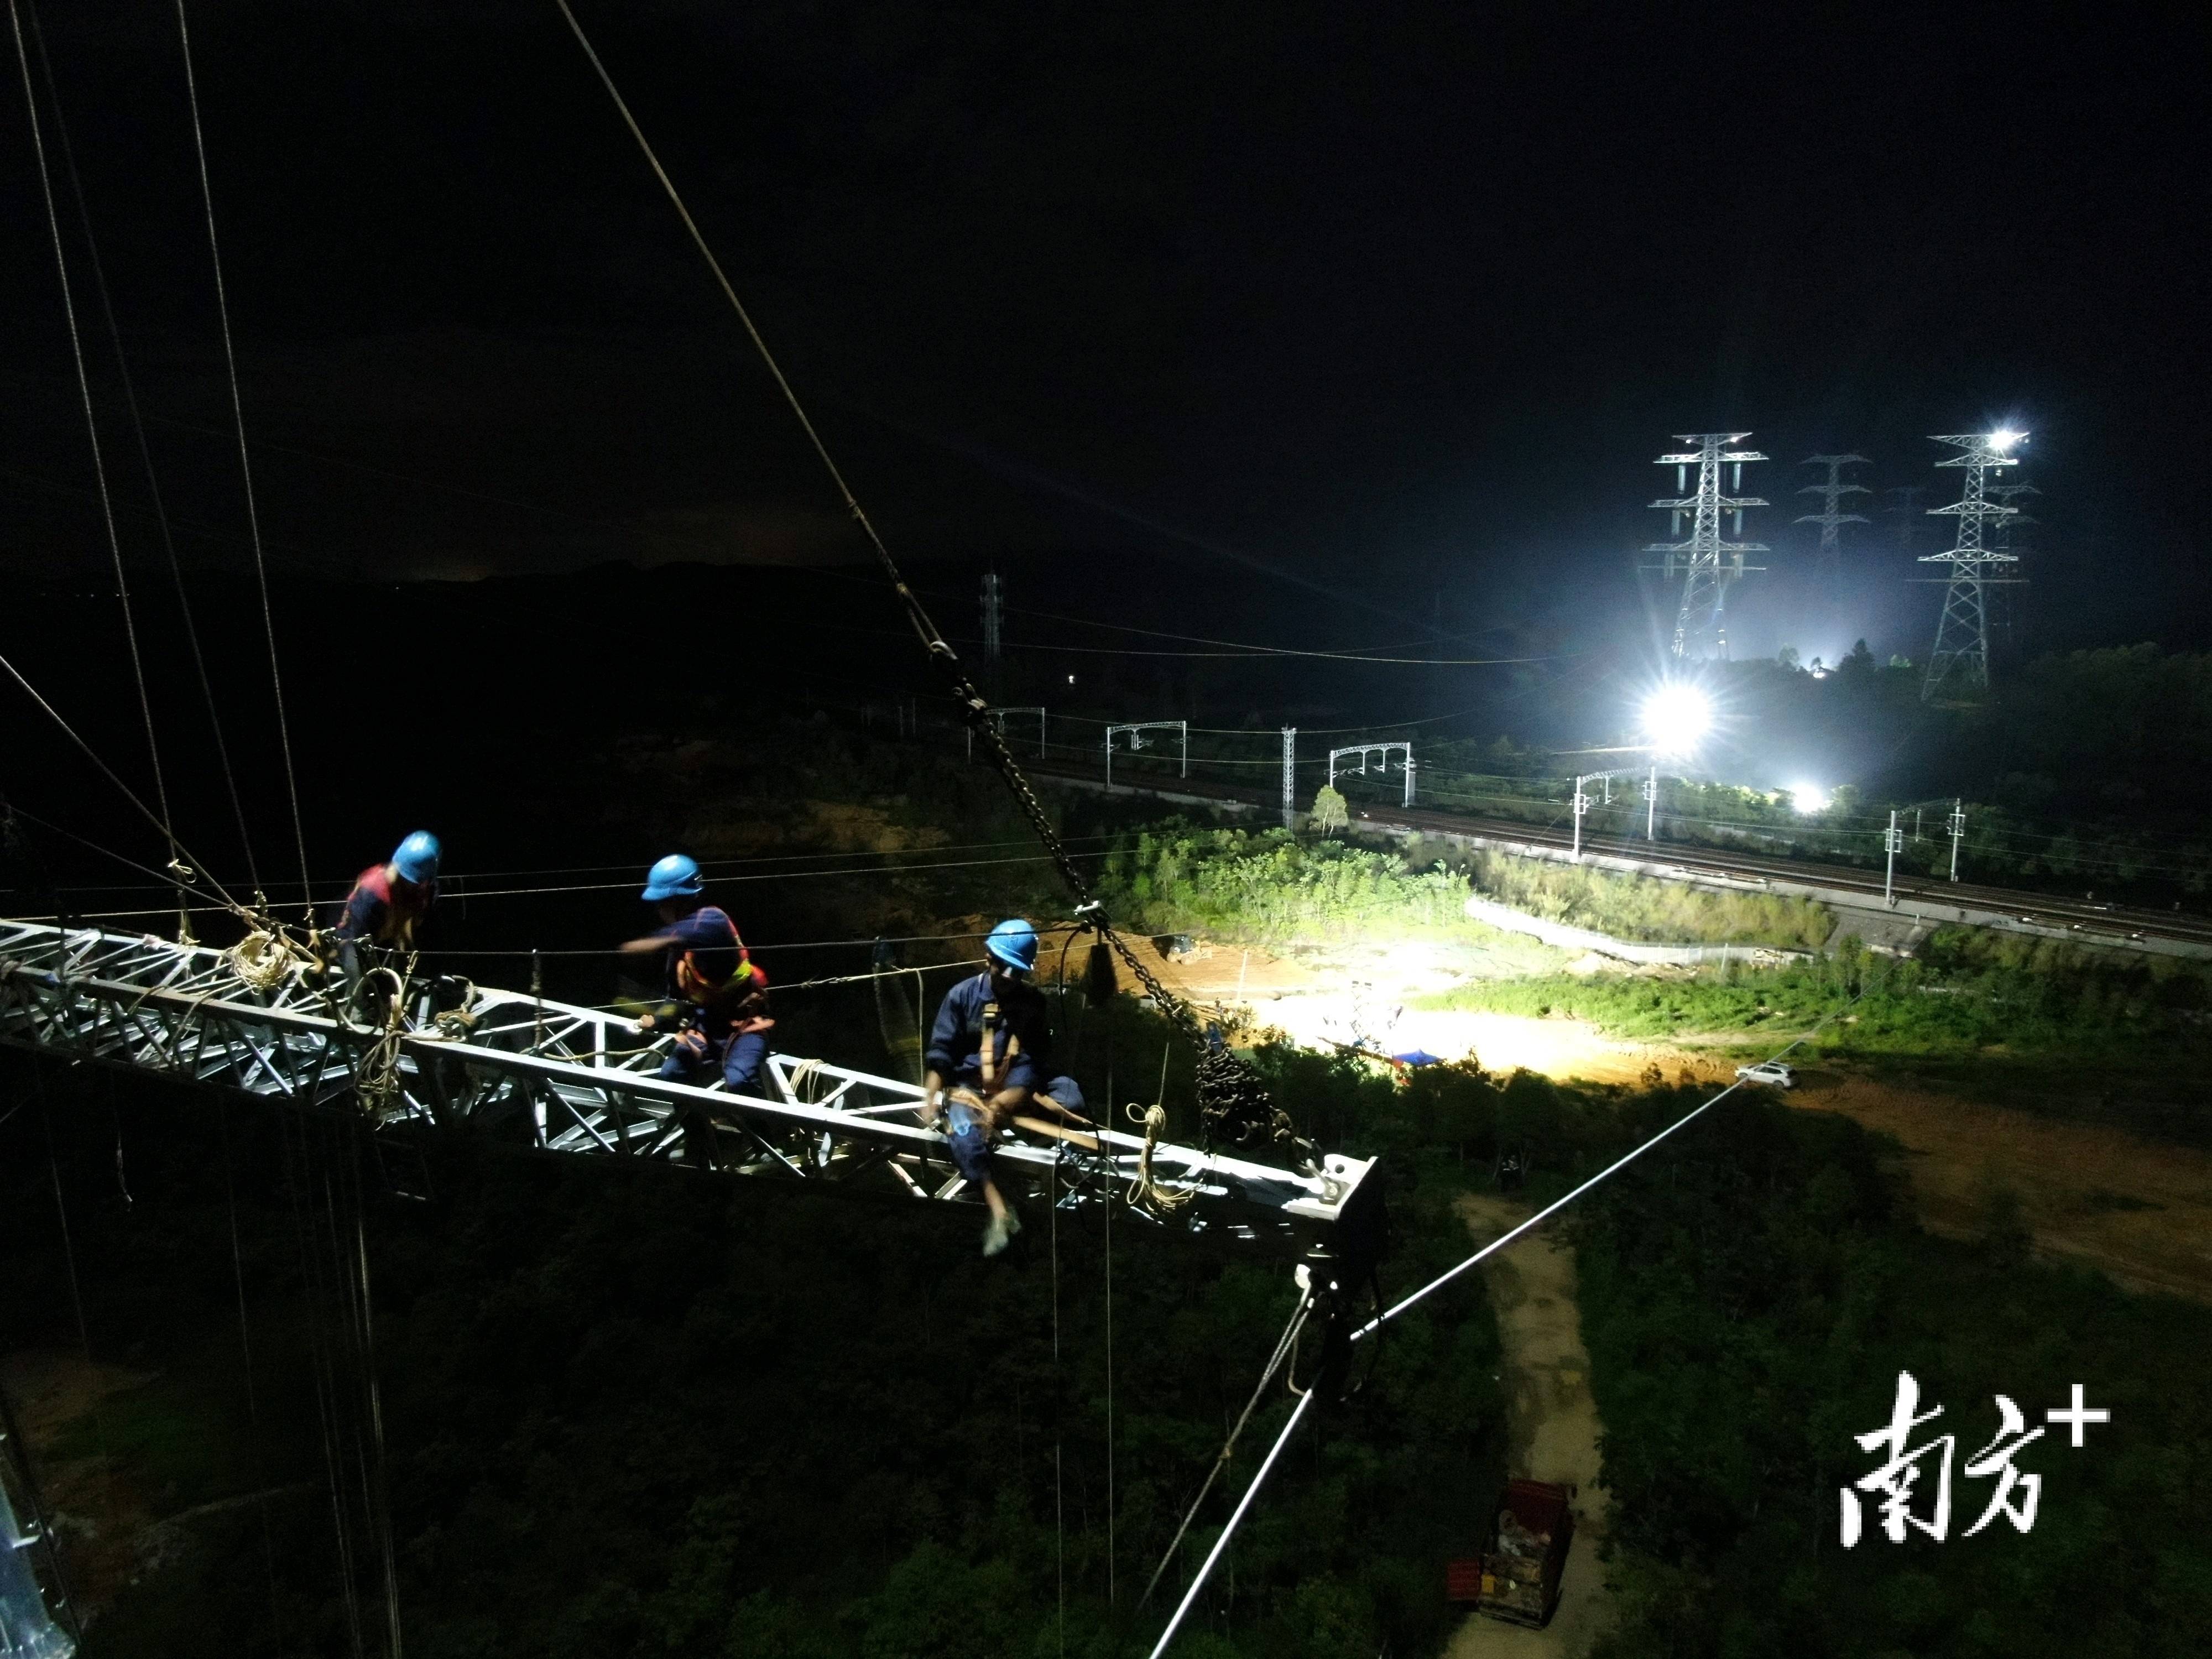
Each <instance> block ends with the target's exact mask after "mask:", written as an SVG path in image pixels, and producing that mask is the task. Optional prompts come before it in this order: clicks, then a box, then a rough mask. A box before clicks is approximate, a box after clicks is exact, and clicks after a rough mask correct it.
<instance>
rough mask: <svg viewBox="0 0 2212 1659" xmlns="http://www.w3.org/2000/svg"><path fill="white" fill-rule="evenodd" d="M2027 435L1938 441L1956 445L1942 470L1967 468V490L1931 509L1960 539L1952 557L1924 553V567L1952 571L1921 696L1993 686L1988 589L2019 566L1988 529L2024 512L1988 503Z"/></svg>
mask: <svg viewBox="0 0 2212 1659" xmlns="http://www.w3.org/2000/svg"><path fill="white" fill-rule="evenodd" d="M2026 437H2027V434H2026V433H2024V432H2002V431H2000V432H1992V433H1990V434H1988V435H1982V434H1978V433H1975V434H1967V435H1960V436H1953V437H1941V436H1939V437H1937V438H1936V440H1935V441H1936V442H1937V443H1939V444H1955V445H1956V446H1958V448H1959V453H1957V454H1956V455H1954V456H1952V457H1951V459H1948V460H1947V461H1938V462H1936V465H1938V466H1958V467H1964V468H1965V469H1966V490H1965V492H1964V493H1963V494H1962V495H1960V498H1959V499H1958V500H1957V501H1954V502H1953V503H1952V504H1951V505H1950V506H1948V507H1930V508H1929V509H1928V510H1929V513H1949V514H1951V515H1952V516H1954V517H1955V518H1956V519H1957V520H1959V539H1958V542H1957V543H1956V544H1955V545H1954V546H1953V547H1952V549H1951V550H1950V551H1949V552H1948V553H1923V554H1922V555H1921V556H1920V562H1921V563H1923V564H1941V565H1946V566H1948V567H1949V574H1948V575H1947V576H1946V577H1944V578H1942V580H1943V581H1944V584H1945V586H1944V589H1943V614H1942V619H1941V620H1939V621H1938V622H1937V623H1936V648H1935V649H1934V650H1933V651H1932V652H1930V653H1929V658H1928V678H1927V679H1926V680H1925V681H1924V682H1923V684H1922V685H1921V688H1920V695H1921V696H1922V698H1923V700H1924V699H1927V698H1930V697H1933V696H1935V695H1936V691H1937V690H1939V689H1940V688H1941V687H1942V686H1943V685H1944V684H1946V683H1947V682H1949V681H1952V680H1954V679H1957V680H1959V681H1960V682H1962V683H1963V687H1964V690H1966V692H1967V694H1968V695H1970V696H1971V695H1972V693H1974V692H1977V691H1986V690H1989V687H1990V615H1989V594H1988V592H1987V590H1988V588H1989V587H1990V585H1991V584H1992V583H1995V582H2000V581H2004V580H2010V579H2009V578H2007V577H2004V576H2002V575H2001V574H1997V573H1999V572H2001V571H2002V570H2003V569H2004V568H2005V567H2007V566H2008V565H2014V564H2017V563H2019V562H2020V557H2019V555H2017V554H2014V553H2007V552H2005V551H2003V550H2001V549H1999V548H1996V547H1993V546H1989V545H1986V544H1984V540H1983V526H1984V525H1985V524H1987V523H1988V522H1989V521H1990V520H1996V521H1997V522H1999V523H2002V522H2003V521H2004V520H2007V519H2009V518H2014V517H2016V516H2017V515H2018V513H2019V508H2017V507H2007V506H2005V505H2003V504H2002V502H1999V501H1990V499H1989V475H1990V473H1992V472H1997V471H2002V470H2003V469H2004V468H2006V467H2008V466H2017V465H2020V463H2019V461H2018V460H2017V459H2015V458H2014V457H2013V456H2012V455H2011V454H2009V453H2008V451H2010V450H2011V449H2012V448H2013V447H2015V446H2016V445H2017V444H2019V443H2020V442H2021V440H2023V439H2024V438H2026Z"/></svg>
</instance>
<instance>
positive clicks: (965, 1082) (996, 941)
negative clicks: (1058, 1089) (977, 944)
mask: <svg viewBox="0 0 2212 1659" xmlns="http://www.w3.org/2000/svg"><path fill="white" fill-rule="evenodd" d="M984 949H985V950H986V951H988V952H989V955H990V958H991V962H990V966H989V967H988V968H987V969H985V970H984V971H983V972H981V973H980V974H978V975H975V977H974V978H973V979H963V980H962V981H960V982H959V983H958V984H957V985H955V986H954V987H952V988H951V990H949V991H947V992H946V993H945V1000H944V1002H943V1003H942V1004H940V1005H939V1007H938V1010H937V1024H936V1026H935V1028H934V1029H933V1030H931V1032H930V1034H929V1050H928V1053H927V1056H926V1058H927V1063H928V1066H929V1072H928V1075H927V1077H926V1078H925V1079H923V1081H922V1102H921V1121H922V1122H923V1123H924V1124H925V1125H928V1126H932V1127H934V1126H935V1124H936V1122H937V1120H938V1115H939V1111H940V1109H941V1110H943V1111H944V1112H945V1115H946V1117H947V1119H948V1120H949V1121H948V1127H947V1129H946V1139H947V1140H948V1141H949V1143H950V1145H951V1152H952V1162H953V1164H954V1165H955V1167H957V1169H958V1170H959V1171H960V1173H961V1174H962V1175H963V1176H966V1177H967V1178H968V1179H969V1182H972V1183H973V1184H974V1185H975V1188H977V1189H978V1190H979V1191H981V1194H983V1202H984V1203H985V1204H987V1205H988V1206H990V1210H991V1219H990V1221H989V1223H988V1225H986V1226H985V1228H984V1230H983V1254H984V1255H998V1253H999V1252H1000V1251H1001V1250H1003V1249H1006V1243H1007V1241H1008V1240H1009V1239H1011V1238H1012V1237H1013V1236H1014V1235H1015V1234H1016V1233H1018V1232H1019V1231H1021V1230H1022V1224H1021V1218H1019V1217H1018V1216H1017V1215H1016V1214H1015V1213H1014V1212H1013V1210H1012V1207H1011V1206H1008V1204H1007V1203H1006V1195H1005V1194H1003V1193H1001V1192H1000V1190H999V1183H998V1182H996V1181H994V1179H993V1178H992V1175H991V1137H992V1136H993V1135H994V1133H996V1132H997V1131H998V1129H999V1127H1000V1125H1001V1124H1003V1123H1004V1122H1005V1121H1006V1120H1007V1119H1008V1118H1010V1117H1012V1115H1013V1114H1014V1113H1015V1112H1017V1111H1018V1110H1020V1109H1022V1108H1023V1107H1024V1106H1025V1105H1027V1104H1028V1103H1030V1097H1031V1095H1032V1093H1033V1092H1034V1091H1036V1090H1037V1089H1039V1088H1040V1087H1042V1085H1044V1083H1045V1081H1046V1079H1048V1077H1050V1075H1051V1072H1050V1069H1049V1064H1050V1060H1051V1055H1052V1026H1051V1024H1050V1023H1049V1021H1048V1019H1047V1018H1046V1012H1045V1000H1044V994H1043V993H1042V992H1041V991H1039V990H1038V989H1037V988H1036V987H1035V986H1034V985H1031V984H1030V982H1029V981H1028V978H1027V975H1028V974H1029V972H1030V969H1033V968H1034V967H1036V953H1037V936H1036V928H1034V927H1031V926H1030V924H1029V923H1028V922H1026V921H1021V920H1020V919H1018V918H1015V919H1012V920H1009V921H1002V922H1000V924H999V925H998V926H997V927H994V928H993V929H992V930H991V933H990V937H989V938H988V939H986V940H985V941H984ZM948 1084H950V1085H951V1090H950V1092H949V1093H948V1090H947V1085H948Z"/></svg>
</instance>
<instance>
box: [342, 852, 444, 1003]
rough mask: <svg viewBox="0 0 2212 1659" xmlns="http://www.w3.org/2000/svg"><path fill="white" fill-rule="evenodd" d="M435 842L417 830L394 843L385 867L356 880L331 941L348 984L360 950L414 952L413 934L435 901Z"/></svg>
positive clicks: (358, 967)
mask: <svg viewBox="0 0 2212 1659" xmlns="http://www.w3.org/2000/svg"><path fill="white" fill-rule="evenodd" d="M441 850H442V849H441V848H440V847H439V845H438V838H437V837H436V836H434V835H432V834H431V833H430V832H429V831H428V829H417V830H416V832H415V833H414V834H413V835H411V836H408V837H407V839H406V840H404V841H403V842H400V843H399V847H398V850H397V851H396V852H394V853H393V854H392V858H391V860H390V861H389V862H388V863H384V864H372V865H371V866H368V869H366V870H364V871H362V872H361V874H360V875H359V876H358V877H356V878H355V881H354V884H353V891H352V892H350V893H349V894H348V895H346V902H345V908H344V909H343V911H342V912H341V913H340V914H339V916H338V922H337V927H335V928H333V929H332V930H331V938H332V939H333V940H334V941H335V942H336V944H337V951H338V967H339V969H340V970H341V971H342V972H343V974H344V975H345V979H346V982H347V983H348V984H349V985H350V984H353V983H355V982H356V981H359V979H360V978H361V972H362V962H361V952H362V947H363V946H368V947H371V948H372V949H374V950H377V951H412V950H413V949H414V948H415V933H416V929H417V928H418V927H421V926H422V921H423V918H424V917H426V916H428V915H429V914H430V907H431V906H432V905H433V904H435V903H436V902H438V855H439V854H440V852H441Z"/></svg>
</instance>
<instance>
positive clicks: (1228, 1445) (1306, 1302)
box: [1137, 1291, 1314, 1609]
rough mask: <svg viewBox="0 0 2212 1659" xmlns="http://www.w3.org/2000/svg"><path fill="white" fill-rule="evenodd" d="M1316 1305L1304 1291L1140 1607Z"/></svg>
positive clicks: (1139, 1601)
mask: <svg viewBox="0 0 2212 1659" xmlns="http://www.w3.org/2000/svg"><path fill="white" fill-rule="evenodd" d="M1313 1306H1314V1303H1313V1293H1312V1292H1311V1291H1301V1292H1300V1293H1299V1296H1298V1305H1297V1307H1296V1308H1294V1309H1292V1310H1291V1318H1290V1322H1289V1323H1288V1324H1286V1325H1285V1326H1284V1327H1283V1334H1281V1335H1280V1336H1279V1337H1277V1338H1276V1339H1275V1352H1273V1354H1271V1355H1269V1356H1268V1359H1267V1368H1266V1369H1265V1370H1262V1371H1261V1373H1260V1381H1259V1382H1258V1383H1256V1384H1255V1386H1254V1387H1253V1389H1252V1397H1251V1398H1250V1399H1249V1400H1248V1401H1245V1402H1244V1409H1243V1411H1242V1412H1240V1413H1237V1423H1236V1426H1235V1427H1233V1428H1231V1430H1230V1431H1229V1437H1228V1439H1226V1440H1225V1441H1224V1442H1222V1445H1221V1450H1220V1451H1219V1453H1218V1454H1217V1455H1216V1456H1215V1457H1214V1460H1213V1462H1212V1465H1211V1466H1210V1467H1208V1468H1207V1469H1206V1480H1204V1482H1203V1483H1201V1484H1200V1486H1199V1489H1198V1496H1197V1497H1195V1498H1192V1499H1191V1500H1190V1507H1189V1508H1188V1509H1187V1510H1184V1511H1183V1516H1182V1525H1181V1526H1179V1527H1177V1528H1176V1534H1175V1537H1174V1538H1173V1539H1171V1540H1170V1541H1169V1543H1168V1547H1167V1549H1166V1550H1165V1552H1164V1553H1162V1555H1161V1556H1160V1564H1159V1565H1158V1566H1157V1567H1155V1568H1153V1569H1152V1579H1151V1581H1150V1582H1149V1583H1146V1586H1145V1593H1144V1594H1143V1595H1140V1596H1139V1597H1138V1598H1137V1606H1138V1607H1139V1608H1140V1609H1141V1608H1142V1607H1144V1605H1145V1603H1146V1602H1147V1601H1151V1600H1152V1592H1153V1591H1154V1590H1156V1589H1158V1588H1159V1584H1160V1579H1161V1577H1163V1576H1164V1574H1165V1573H1166V1571H1167V1570H1168V1567H1169V1565H1170V1564H1171V1563H1172V1562H1173V1561H1174V1560H1175V1559H1176V1551H1177V1550H1179V1549H1181V1548H1182V1541H1183V1534H1186V1533H1188V1531H1189V1530H1190V1523H1191V1522H1193V1521H1195V1520H1196V1519H1197V1518H1198V1511H1199V1509H1200V1506H1201V1505H1202V1504H1204V1503H1205V1502H1206V1494H1207V1493H1208V1492H1212V1490H1213V1483H1214V1482H1215V1481H1216V1480H1219V1479H1220V1478H1221V1472H1222V1470H1224V1469H1225V1468H1228V1467H1229V1459H1230V1457H1231V1455H1232V1454H1234V1453H1235V1451H1236V1449H1237V1440H1238V1439H1239V1438H1240V1437H1242V1436H1243V1432H1244V1425H1246V1424H1247V1423H1249V1422H1250V1421H1251V1420H1252V1413H1254V1412H1255V1410H1257V1409H1258V1408H1259V1405H1260V1399H1261V1395H1265V1394H1266V1393H1267V1385H1268V1384H1269V1383H1273V1381H1274V1380H1275V1373H1276V1372H1278V1371H1279V1370H1282V1368H1283V1362H1284V1361H1285V1359H1287V1358H1290V1355H1291V1351H1292V1350H1293V1349H1294V1348H1295V1347H1296V1346H1297V1340H1298V1332H1299V1331H1300V1329H1302V1328H1304V1325H1305V1322H1306V1320H1307V1318H1308V1316H1310V1315H1311V1314H1312V1312H1313Z"/></svg>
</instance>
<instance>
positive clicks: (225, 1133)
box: [215, 1089, 284, 1648]
mask: <svg viewBox="0 0 2212 1659" xmlns="http://www.w3.org/2000/svg"><path fill="white" fill-rule="evenodd" d="M228 1093H229V1091H228V1090H224V1089H217V1090H216V1091H215V1114H216V1136H217V1139H218V1140H219V1142H220V1144H221V1145H222V1196H223V1201H224V1202H225V1203H226V1204H227V1205H228V1206H229V1210H230V1276H231V1283H232V1284H233V1285H234V1286H235V1287H236V1289H237V1291H238V1350H239V1353H240V1356H241V1357H242V1358H243V1359H244V1360H245V1364H246V1423H247V1425H248V1426H249V1427H250V1428H251V1429H252V1444H251V1447H250V1449H249V1451H248V1454H247V1455H248V1456H249V1457H250V1458H251V1459H252V1468H253V1475H254V1480H253V1484H254V1486H255V1487H256V1488H257V1490H258V1489H260V1488H261V1487H262V1486H264V1480H263V1476H262V1463H261V1406H260V1401H259V1400H258V1396H257V1393H256V1390H255V1389H254V1386H253V1335H252V1327H251V1325H249V1324H248V1322H247V1321H246V1257H245V1254H244V1252H243V1251H242V1250H241V1249H240V1246H239V1242H238V1185H237V1182H235V1181H234V1179H233V1178H232V1176H231V1158H230V1108H229V1106H228V1103H227V1097H228ZM255 1507H256V1508H257V1509H258V1510H259V1511H260V1514H261V1558H262V1562H263V1565H264V1566H265V1567H266V1568H267V1569H268V1575H269V1628H270V1631H271V1632H273V1633H274V1634H275V1636H276V1642H277V1645H278V1646H279V1647H280V1648H281V1647H282V1646H283V1640H284V1626H283V1619H282V1617H281V1616H280V1615H279V1613H278V1612H277V1606H276V1541H275V1540H274V1539H273V1538H272V1537H271V1536H270V1531H269V1494H268V1492H266V1491H260V1492H259V1502H258V1504H256V1505H255Z"/></svg>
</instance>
